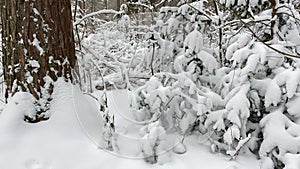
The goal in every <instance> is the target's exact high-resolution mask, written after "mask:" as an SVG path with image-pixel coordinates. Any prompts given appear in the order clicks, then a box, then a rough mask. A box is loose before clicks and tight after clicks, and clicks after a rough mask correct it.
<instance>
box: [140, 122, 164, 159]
mask: <svg viewBox="0 0 300 169" xmlns="http://www.w3.org/2000/svg"><path fill="white" fill-rule="evenodd" d="M140 135H142V138H141V140H140V147H141V151H142V153H143V156H144V160H145V161H146V162H147V163H150V164H154V163H157V162H158V163H160V164H162V163H164V162H165V161H166V160H167V159H166V158H167V157H168V155H167V154H165V153H167V149H166V146H167V142H166V131H165V129H164V128H163V127H162V126H161V125H160V124H159V122H158V121H157V122H154V123H150V124H148V125H146V126H144V127H143V128H141V129H140Z"/></svg>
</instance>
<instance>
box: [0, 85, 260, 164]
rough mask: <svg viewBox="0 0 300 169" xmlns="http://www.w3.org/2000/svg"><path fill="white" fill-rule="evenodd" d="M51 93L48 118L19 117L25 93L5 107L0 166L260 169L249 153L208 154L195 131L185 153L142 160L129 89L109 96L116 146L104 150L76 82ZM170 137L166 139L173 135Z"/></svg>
mask: <svg viewBox="0 0 300 169" xmlns="http://www.w3.org/2000/svg"><path fill="white" fill-rule="evenodd" d="M53 97H54V99H53V100H54V101H53V102H52V105H51V107H52V108H51V110H50V111H51V112H50V113H51V114H52V115H51V118H50V119H49V120H48V121H45V122H41V123H38V124H29V123H25V122H24V121H23V119H22V113H24V112H22V111H26V106H28V105H27V103H28V100H27V99H26V94H25V93H20V94H18V95H17V96H16V97H13V100H11V101H10V103H9V104H8V105H7V106H6V107H5V110H4V111H3V112H2V114H1V115H0V138H1V139H0V150H1V152H0V168H1V169H99V168H101V169H106V168H107V169H110V168H116V169H138V168H161V169H196V168H203V169H236V168H239V169H259V161H258V160H256V159H255V157H254V156H246V155H241V156H238V158H237V159H236V160H230V159H229V157H228V156H224V155H222V154H221V153H211V152H210V150H209V149H210V148H209V146H207V145H205V144H204V143H202V144H201V143H199V142H201V141H199V142H197V140H198V139H197V138H196V136H189V137H187V138H186V140H185V143H186V146H187V149H188V151H187V152H186V153H185V154H182V155H179V154H175V153H173V152H172V151H167V152H166V154H165V156H166V158H164V159H165V160H166V161H165V162H164V164H154V165H151V164H147V163H145V162H144V161H143V159H142V158H140V154H139V153H138V152H139V151H138V144H137V142H136V140H138V139H135V138H137V137H138V136H137V134H134V133H138V130H139V128H140V127H139V124H136V123H135V122H134V121H133V120H130V117H131V111H130V109H129V105H128V98H127V97H128V94H127V92H126V91H124V90H122V91H120V90H118V91H111V92H109V95H108V97H109V100H111V101H110V102H109V109H110V111H111V112H112V113H113V114H114V115H115V117H116V119H115V120H116V121H115V123H116V125H117V126H116V129H117V133H118V135H119V136H118V137H119V139H118V141H119V143H118V150H117V151H114V152H109V151H106V150H103V149H101V146H100V145H101V143H99V141H98V140H100V134H99V133H101V130H102V124H101V116H100V114H99V112H97V102H95V100H94V99H92V97H90V96H89V95H84V94H82V92H81V91H80V90H79V88H78V87H77V86H72V85H71V84H66V83H65V82H63V81H59V82H57V83H56V90H55V91H54V94H53ZM125 116H126V117H125ZM121 125H122V126H121ZM168 137H173V138H174V137H176V136H174V135H173V136H168ZM194 137H195V138H194ZM173 138H172V139H170V140H176V139H173ZM120 143H121V144H120Z"/></svg>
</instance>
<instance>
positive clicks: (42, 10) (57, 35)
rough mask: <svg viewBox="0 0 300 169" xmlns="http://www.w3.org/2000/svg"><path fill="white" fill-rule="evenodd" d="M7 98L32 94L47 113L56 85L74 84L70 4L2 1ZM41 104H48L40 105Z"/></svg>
mask: <svg viewBox="0 0 300 169" xmlns="http://www.w3.org/2000/svg"><path fill="white" fill-rule="evenodd" d="M1 16H2V17H1V19H2V50H3V67H4V79H5V82H6V94H5V95H6V98H7V97H8V96H9V95H13V94H14V93H16V92H18V91H25V92H30V93H31V94H32V95H33V96H34V97H35V98H36V100H37V104H41V105H40V107H41V109H40V110H38V111H40V112H44V111H46V110H47V109H48V108H47V105H45V104H47V103H46V102H49V101H50V100H51V94H52V90H53V84H52V82H53V81H56V80H57V78H58V77H65V79H67V80H71V81H72V75H71V70H72V69H73V68H74V66H75V61H76V58H75V48H74V37H73V26H72V16H71V2H70V0H1ZM40 100H47V101H46V102H44V103H41V102H40Z"/></svg>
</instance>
